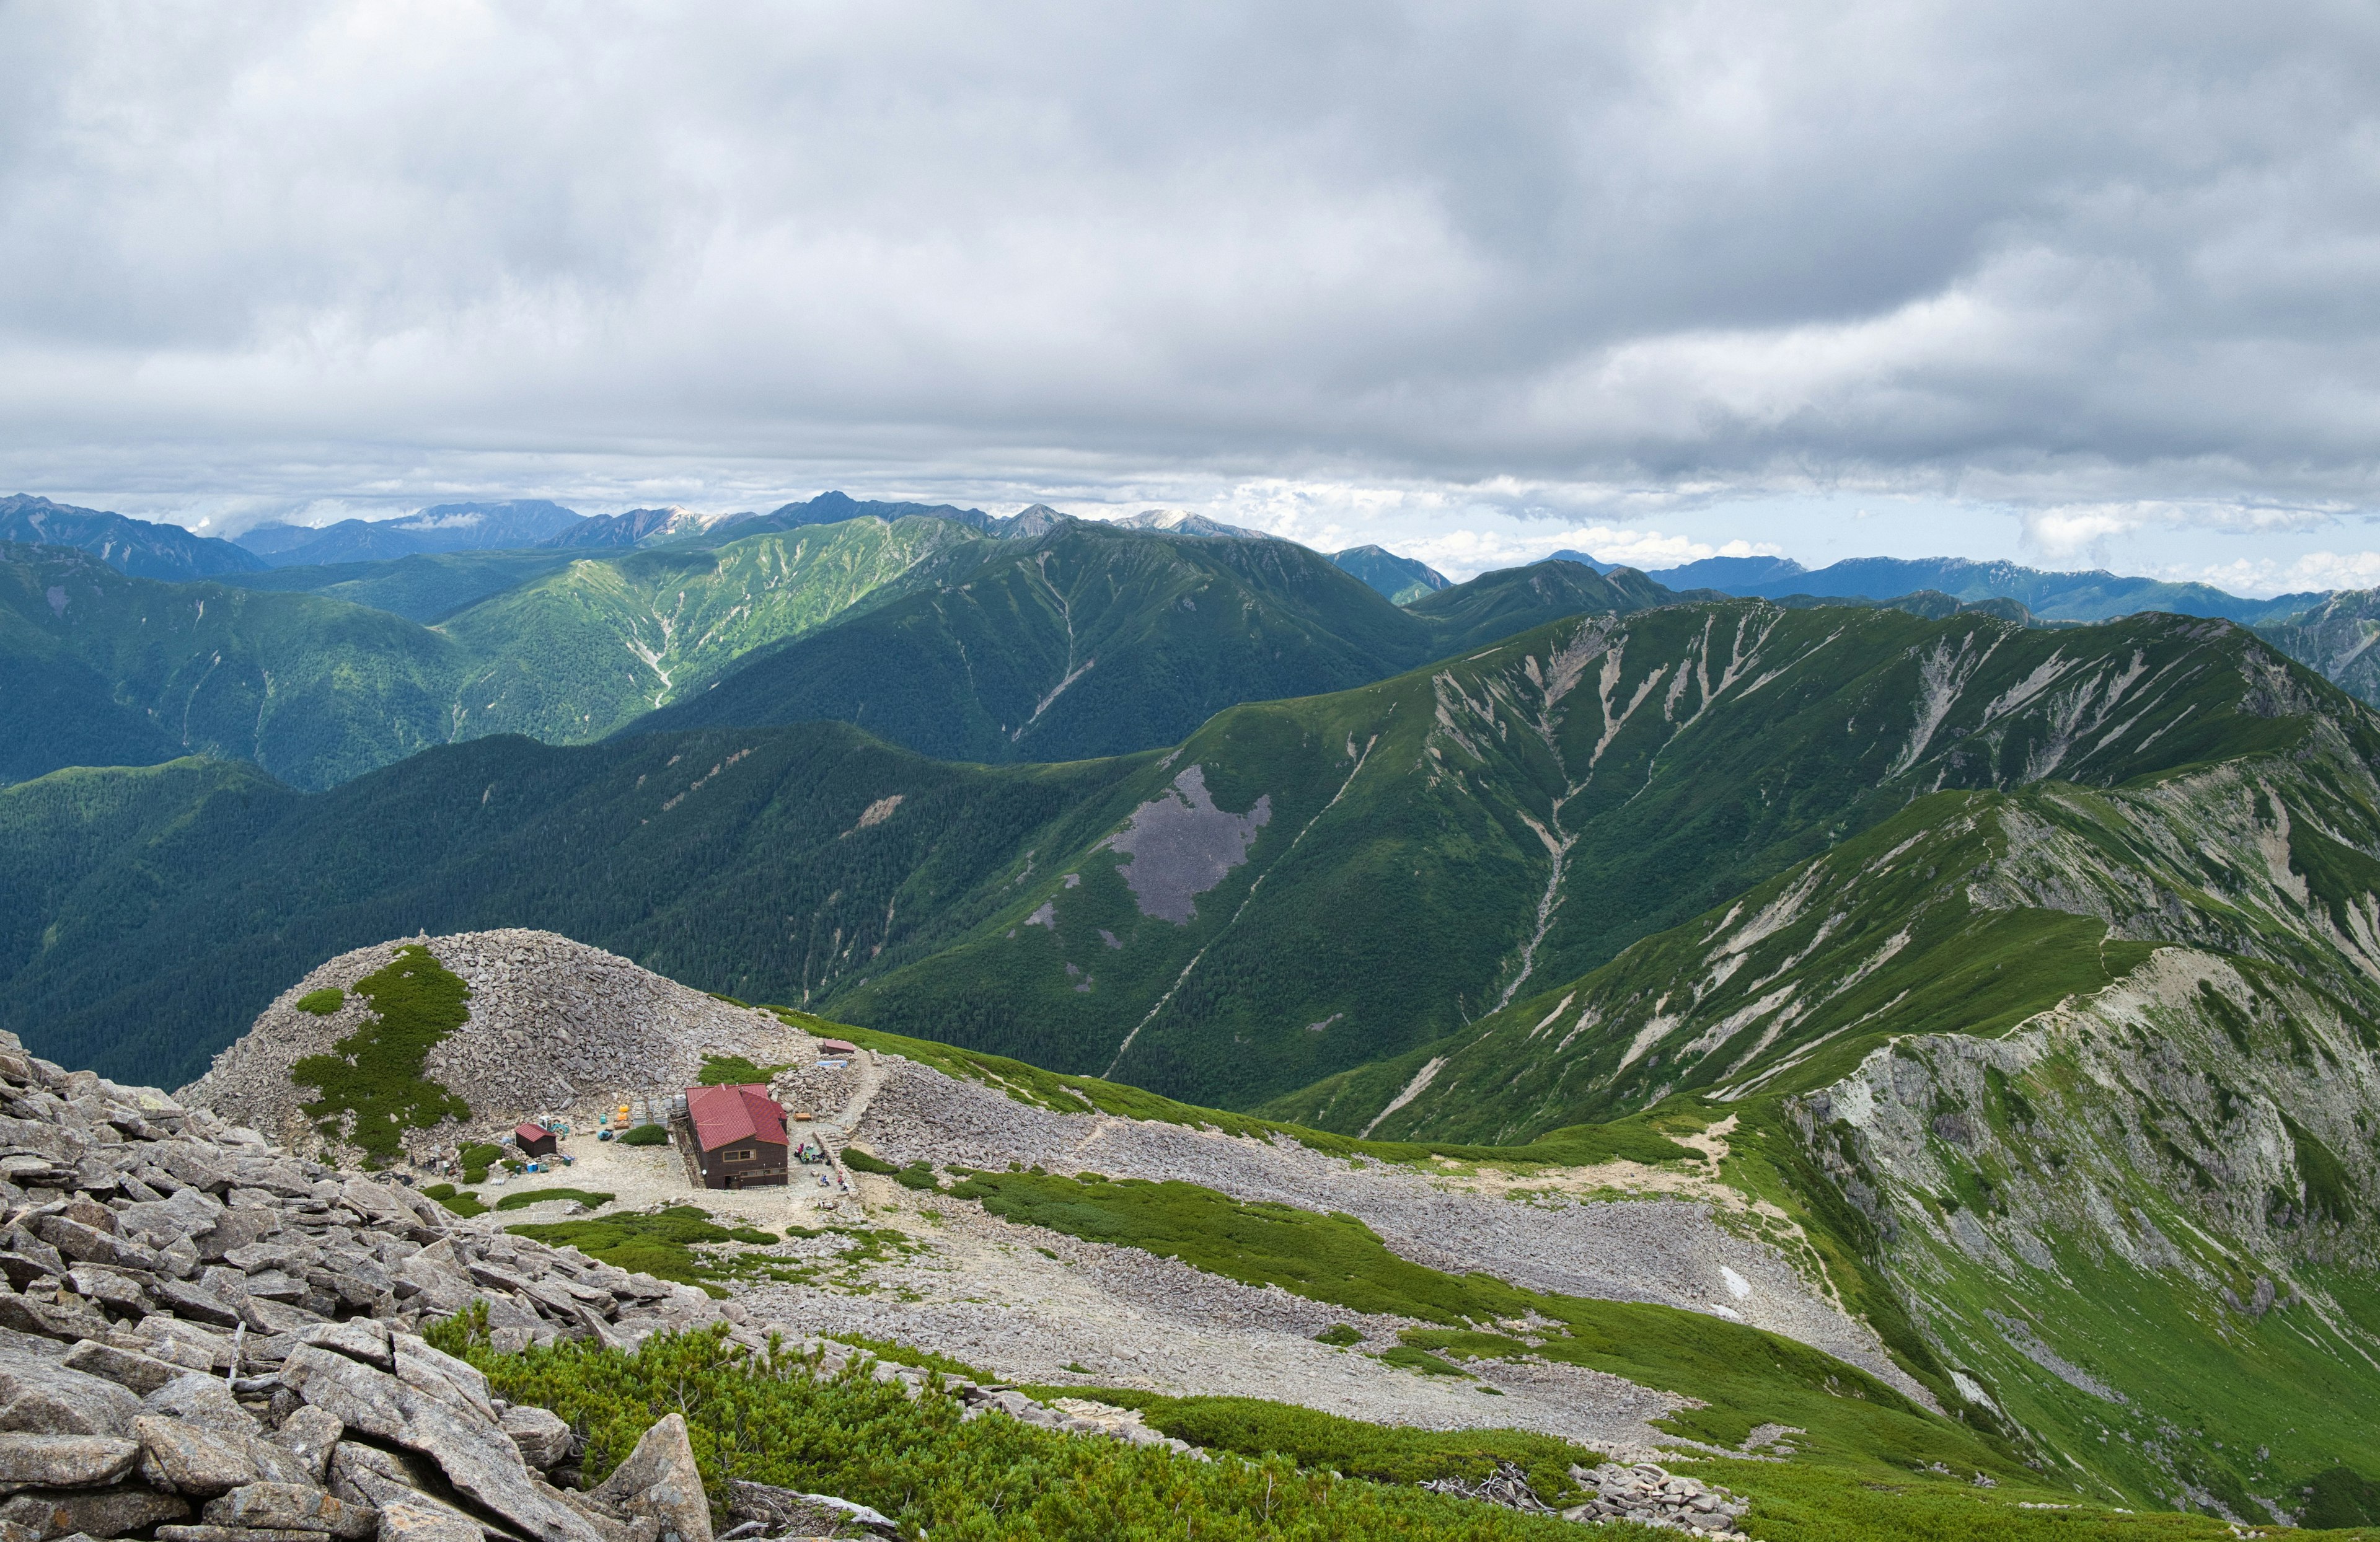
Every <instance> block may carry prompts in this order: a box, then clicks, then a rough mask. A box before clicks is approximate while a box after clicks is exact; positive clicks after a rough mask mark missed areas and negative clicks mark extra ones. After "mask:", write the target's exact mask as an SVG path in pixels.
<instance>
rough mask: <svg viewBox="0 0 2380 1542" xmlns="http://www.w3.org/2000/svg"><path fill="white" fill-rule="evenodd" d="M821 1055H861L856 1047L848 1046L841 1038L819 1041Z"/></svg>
mask: <svg viewBox="0 0 2380 1542" xmlns="http://www.w3.org/2000/svg"><path fill="white" fill-rule="evenodd" d="M819 1053H820V1054H822V1055H856V1054H857V1053H859V1050H858V1049H857V1048H856V1046H854V1045H850V1044H846V1043H844V1041H843V1040H842V1039H840V1038H821V1039H820V1040H819Z"/></svg>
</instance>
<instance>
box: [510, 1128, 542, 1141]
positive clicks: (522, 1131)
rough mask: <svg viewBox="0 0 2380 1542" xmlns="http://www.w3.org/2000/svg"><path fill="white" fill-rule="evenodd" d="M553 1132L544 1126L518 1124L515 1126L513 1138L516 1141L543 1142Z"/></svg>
mask: <svg viewBox="0 0 2380 1542" xmlns="http://www.w3.org/2000/svg"><path fill="white" fill-rule="evenodd" d="M550 1133H551V1132H549V1131H548V1130H547V1129H546V1127H545V1126H544V1125H542V1124H516V1125H514V1126H513V1138H514V1139H515V1140H543V1139H544V1138H545V1137H546V1136H547V1135H548V1134H550Z"/></svg>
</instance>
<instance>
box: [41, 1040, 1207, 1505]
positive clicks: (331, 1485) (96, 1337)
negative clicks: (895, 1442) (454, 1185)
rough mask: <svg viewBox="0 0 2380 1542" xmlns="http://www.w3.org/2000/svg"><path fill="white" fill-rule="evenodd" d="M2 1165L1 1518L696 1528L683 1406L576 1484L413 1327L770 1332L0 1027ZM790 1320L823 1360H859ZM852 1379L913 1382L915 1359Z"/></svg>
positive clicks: (560, 1452)
mask: <svg viewBox="0 0 2380 1542" xmlns="http://www.w3.org/2000/svg"><path fill="white" fill-rule="evenodd" d="M0 1174H5V1177H0V1277H5V1282H0V1542H50V1539H52V1538H58V1537H67V1538H72V1537H74V1536H77V1535H78V1534H79V1535H80V1536H85V1537H92V1538H105V1537H118V1536H134V1535H139V1536H155V1537H156V1538H158V1539H159V1542H332V1539H334V1538H338V1539H346V1542H354V1539H359V1538H363V1537H378V1538H381V1539H383V1542H480V1539H482V1538H505V1539H509V1542H671V1538H673V1537H674V1538H675V1542H714V1539H713V1537H712V1535H711V1531H710V1511H709V1504H708V1501H707V1500H705V1498H704V1497H703V1493H702V1489H701V1487H700V1484H699V1481H698V1479H697V1478H696V1477H695V1476H694V1465H693V1455H692V1451H691V1450H690V1448H689V1447H688V1446H687V1444H686V1431H685V1427H684V1426H683V1424H682V1423H679V1422H676V1421H674V1420H670V1419H665V1420H663V1421H662V1424H661V1425H658V1426H656V1427H654V1429H653V1431H652V1432H651V1433H650V1434H649V1435H648V1437H647V1439H646V1441H645V1442H644V1444H642V1445H640V1446H639V1447H638V1448H637V1452H636V1453H635V1454H634V1455H632V1456H631V1458H630V1459H629V1461H628V1462H627V1463H624V1464H623V1466H622V1467H621V1468H620V1469H618V1470H617V1471H615V1472H614V1473H613V1475H611V1477H610V1478H608V1479H607V1480H606V1481H605V1482H604V1483H603V1484H602V1485H601V1486H600V1487H596V1488H594V1489H592V1490H585V1491H582V1489H581V1487H580V1483H579V1477H578V1473H577V1467H576V1464H575V1459H576V1456H577V1451H576V1449H575V1444H574V1439H573V1436H572V1432H571V1430H570V1429H569V1427H567V1426H566V1425H565V1424H564V1423H563V1422H562V1421H561V1420H560V1419H559V1418H557V1417H555V1416H554V1415H553V1414H551V1413H549V1412H547V1411H545V1410H543V1409H540V1408H534V1407H528V1406H521V1407H513V1406H508V1405H507V1404H505V1403H504V1401H503V1400H501V1399H499V1398H497V1397H495V1396H493V1395H492V1393H491V1392H490V1391H489V1389H488V1386H487V1382H486V1380H485V1378H482V1377H481V1376H480V1374H479V1373H478V1372H477V1371H476V1370H474V1369H472V1368H471V1367H470V1366H468V1365H466V1364H465V1363H463V1362H462V1361H459V1360H456V1359H454V1358H453V1357H451V1356H449V1355H446V1354H442V1353H441V1352H440V1351H438V1350H437V1349H435V1348H433V1347H431V1345H430V1344H429V1343H427V1342H424V1341H423V1339H422V1338H421V1337H420V1334H419V1330H421V1329H422V1328H424V1327H426V1326H427V1325H428V1324H430V1323H431V1322H432V1321H434V1320H436V1319H438V1318H440V1317H445V1316H448V1315H451V1314H454V1313H456V1312H459V1311H462V1310H465V1309H467V1308H468V1307H469V1306H471V1305H473V1304H475V1303H484V1304H485V1305H486V1307H487V1311H488V1320H489V1324H490V1327H491V1329H492V1335H493V1339H494V1342H495V1343H496V1345H497V1347H499V1348H502V1349H508V1350H517V1349H520V1348H523V1347H526V1346H527V1345H528V1344H530V1343H538V1342H553V1340H556V1339H560V1338H591V1339H594V1340H597V1341H600V1342H603V1343H605V1344H610V1345H613V1346H617V1347H622V1348H633V1347H634V1346H635V1345H636V1344H637V1342H641V1341H642V1339H643V1338H644V1337H645V1336H646V1335H648V1334H650V1333H653V1332H656V1331H663V1330H677V1329H682V1328H687V1327H693V1326H698V1325H701V1324H706V1323H714V1322H717V1321H719V1320H721V1319H722V1318H724V1319H726V1320H727V1321H728V1323H729V1324H730V1328H729V1331H730V1333H731V1335H732V1336H733V1337H734V1338H735V1339H736V1340H737V1341H738V1342H743V1343H745V1344H747V1345H748V1346H751V1347H755V1348H758V1347H760V1346H762V1345H764V1344H765V1343H766V1342H768V1337H769V1334H770V1331H771V1330H770V1329H769V1328H768V1327H767V1326H766V1325H761V1324H756V1323H753V1322H752V1321H751V1320H750V1319H749V1317H748V1316H747V1313H746V1312H745V1311H744V1310H743V1308H742V1307H741V1306H740V1305H736V1304H734V1303H729V1304H726V1305H723V1306H722V1305H721V1304H718V1303H714V1302H712V1301H711V1300H710V1298H709V1297H708V1296H706V1295H705V1294H703V1293H701V1292H700V1291H698V1290H694V1289H692V1288H691V1287H688V1286H684V1285H675V1284H672V1283H670V1282H668V1281H662V1280H656V1279H653V1278H652V1277H650V1276H649V1275H641V1274H632V1273H629V1272H627V1271H626V1270H624V1269H616V1268H613V1267H612V1266H610V1265H606V1264H601V1263H598V1262H595V1261H593V1260H591V1259H589V1258H588V1257H586V1256H584V1255H583V1254H580V1253H578V1252H577V1251H576V1250H574V1249H569V1248H554V1247H548V1246H544V1245H540V1244H537V1243H532V1242H528V1241H527V1240H525V1239H522V1238H518V1237H514V1236H511V1235H508V1234H506V1233H504V1232H497V1231H493V1230H490V1229H487V1228H486V1227H483V1226H480V1225H474V1224H472V1223H469V1222H466V1221H463V1220H460V1219H458V1218H456V1217H455V1216H453V1215H451V1214H450V1213H448V1212H447V1211H446V1210H444V1209H443V1208H440V1207H439V1206H437V1205H435V1204H433V1203H432V1202H431V1201H429V1200H427V1199H425V1198H423V1197H422V1196H419V1195H418V1194H415V1193H414V1192H413V1191H411V1190H410V1189H408V1188H407V1187H405V1186H404V1185H402V1184H395V1183H392V1182H386V1181H383V1180H381V1179H377V1178H372V1177H366V1176H360V1175H356V1174H351V1173H341V1172H334V1171H333V1170H331V1169H328V1168H325V1167H323V1166H322V1165H320V1164H318V1163H314V1162H310V1161H306V1160H299V1159H297V1158H293V1157H291V1156H290V1155H289V1154H288V1153H287V1152H285V1151H284V1150H282V1149H280V1148H278V1147H273V1146H272V1145H270V1144H268V1143H267V1142H265V1141H264V1140H263V1139H262V1138H261V1136H259V1135H256V1134H255V1132H253V1131H251V1130H248V1129H244V1128H239V1127H236V1126H233V1125H230V1124H227V1123H225V1121H224V1120H223V1119H221V1118H220V1117H219V1116H217V1115H216V1114H215V1113H213V1112H212V1111H209V1110H206V1109H200V1108H191V1107H188V1106H186V1105H184V1104H182V1103H180V1102H177V1101H176V1100H175V1099H170V1098H168V1097H166V1096H165V1095H164V1094H163V1093H160V1092H157V1091H155V1090H154V1089H152V1088H132V1087H119V1086H117V1085H115V1083H112V1082H109V1081H106V1080H104V1079H103V1078H101V1077H99V1076H96V1075H92V1074H91V1073H89V1072H73V1073H68V1072H66V1071H64V1070H61V1069H60V1068H59V1067H57V1066H55V1065H53V1064H51V1063H49V1062H46V1061H42V1060H38V1059H35V1058H34V1057H32V1056H30V1055H28V1054H26V1053H24V1052H23V1050H22V1049H21V1047H20V1046H19V1045H18V1042H17V1040H16V1039H15V1038H13V1037H11V1036H8V1035H6V1034H0ZM787 1337H788V1338H790V1337H791V1335H787ZM795 1342H796V1343H797V1344H798V1345H799V1346H800V1347H803V1348H806V1349H810V1350H815V1351H817V1352H818V1353H819V1354H820V1359H821V1369H822V1370H823V1371H824V1372H826V1373H828V1374H833V1373H836V1372H839V1371H841V1370H843V1369H844V1368H845V1367H847V1366H850V1365H851V1363H852V1362H853V1361H854V1360H855V1359H856V1358H859V1352H856V1351H854V1350H851V1349H849V1348H846V1347H845V1346H844V1345H840V1344H835V1343H832V1342H820V1341H819V1340H816V1339H808V1340H798V1341H795ZM873 1374H874V1375H876V1376H877V1377H878V1378H880V1379H884V1380H887V1381H897V1382H898V1383H900V1384H901V1386H902V1387H903V1388H904V1389H905V1390H906V1391H908V1392H909V1393H910V1394H911V1395H912V1396H919V1395H925V1393H926V1390H927V1387H928V1378H927V1377H926V1374H925V1373H923V1372H921V1371H917V1370H915V1369H912V1368H910V1367H907V1366H890V1365H886V1364H883V1363H881V1362H879V1363H877V1364H876V1365H875V1366H874V1371H873ZM949 1390H951V1392H952V1393H953V1394H954V1395H956V1396H958V1397H959V1398H961V1399H962V1401H963V1402H965V1405H966V1406H965V1412H964V1414H963V1417H966V1418H976V1417H981V1416H984V1415H987V1414H990V1413H993V1412H1000V1413H1005V1414H1008V1415H1012V1416H1014V1417H1017V1418H1020V1419H1025V1420H1026V1421H1028V1422H1032V1423H1035V1424H1039V1425H1042V1426H1044V1427H1050V1428H1056V1429H1074V1428H1075V1427H1077V1425H1078V1421H1076V1420H1075V1419H1073V1418H1071V1417H1070V1416H1069V1415H1066V1414H1064V1413H1062V1412H1060V1411H1058V1410H1054V1409H1050V1408H1045V1407H1043V1406H1041V1405H1040V1404H1038V1403H1035V1402H1031V1401H1030V1400H1028V1399H1026V1398H1025V1397H1023V1396H1022V1394H1019V1393H1017V1392H1015V1391H1014V1390H1010V1389H1004V1388H1000V1387H977V1386H974V1385H972V1384H969V1383H966V1382H958V1383H955V1384H953V1386H952V1387H951V1388H950V1389H949ZM1103 1433H1122V1432H1120V1431H1103ZM1125 1438H1128V1439H1135V1438H1137V1439H1149V1440H1162V1439H1163V1437H1160V1436H1157V1435H1155V1433H1154V1432H1153V1431H1141V1432H1140V1435H1139V1436H1138V1437H1132V1436H1126V1437H1125ZM728 1501H729V1502H728V1506H727V1508H728V1510H729V1512H730V1513H731V1514H732V1515H734V1516H735V1520H736V1522H737V1524H736V1525H735V1527H734V1528H733V1530H732V1531H731V1533H730V1536H732V1537H734V1538H739V1539H740V1538H746V1537H758V1536H783V1535H788V1534H792V1535H810V1534H812V1533H814V1532H820V1531H825V1530H828V1529H831V1528H832V1527H835V1526H842V1527H844V1528H845V1529H844V1532H842V1533H840V1534H841V1535H848V1534H849V1532H848V1528H849V1526H851V1525H853V1524H859V1525H862V1526H871V1527H878V1528H889V1523H886V1522H885V1521H884V1520H883V1517H881V1516H879V1515H876V1514H875V1513H874V1512H870V1511H867V1510H866V1508H865V1507H864V1506H859V1505H855V1504H851V1503H849V1502H848V1501H845V1500H840V1499H836V1498H834V1497H833V1496H820V1495H803V1494H798V1493H795V1492H793V1491H791V1490H785V1489H775V1488H769V1487H764V1486H760V1485H751V1484H738V1485H737V1486H736V1487H735V1493H734V1494H732V1495H730V1496H729V1497H728Z"/></svg>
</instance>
